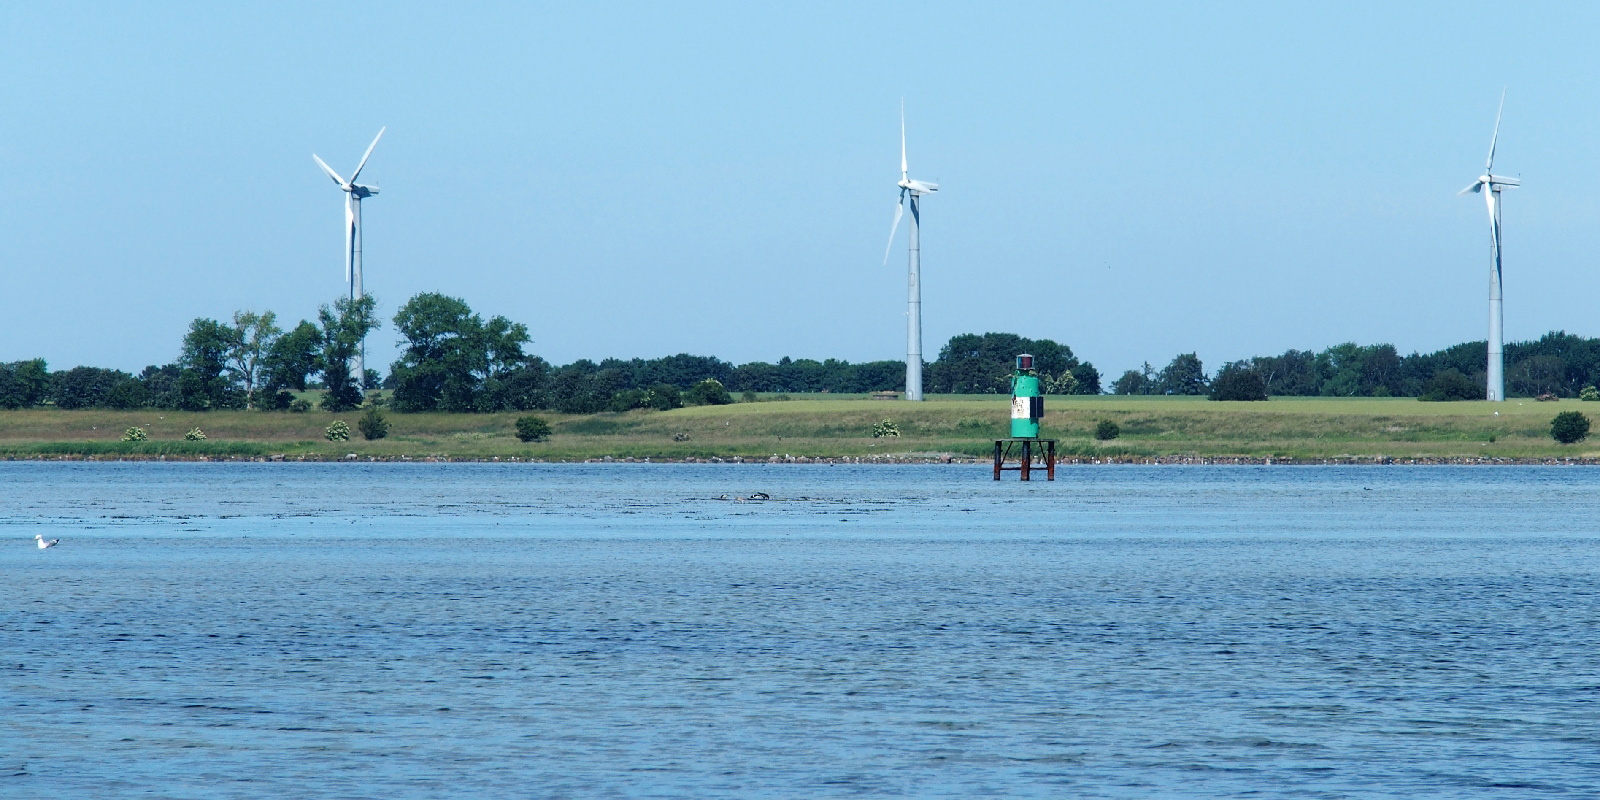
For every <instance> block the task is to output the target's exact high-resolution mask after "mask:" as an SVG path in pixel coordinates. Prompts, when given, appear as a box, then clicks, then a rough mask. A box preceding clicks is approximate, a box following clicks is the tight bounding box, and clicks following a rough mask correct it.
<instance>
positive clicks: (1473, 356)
mask: <svg viewBox="0 0 1600 800" xmlns="http://www.w3.org/2000/svg"><path fill="white" fill-rule="evenodd" d="M1488 352H1489V350H1488V343H1487V342H1485V341H1477V342H1465V343H1462V344H1457V345H1452V346H1450V347H1447V348H1444V349H1442V350H1438V351H1435V352H1432V353H1411V354H1410V355H1405V356H1402V355H1400V353H1399V352H1398V351H1397V350H1396V349H1395V347H1394V345H1392V344H1373V345H1358V344H1355V343H1353V342H1346V343H1344V344H1340V345H1335V346H1333V347H1329V348H1327V349H1325V350H1322V351H1320V352H1313V351H1310V350H1294V349H1291V350H1286V351H1284V352H1283V353H1281V354H1279V355H1274V356H1254V357H1251V358H1246V359H1241V360H1239V361H1230V362H1227V363H1225V364H1223V365H1222V367H1221V368H1219V369H1218V370H1217V373H1216V375H1215V376H1208V375H1207V373H1206V371H1205V368H1204V366H1203V365H1202V363H1201V361H1200V359H1199V358H1198V357H1197V356H1196V355H1195V354H1194V353H1183V354H1180V355H1178V356H1177V357H1175V358H1173V360H1172V361H1171V362H1170V363H1168V364H1167V366H1166V367H1163V368H1162V369H1160V370H1156V369H1155V368H1154V367H1152V366H1151V365H1150V363H1149V362H1145V364H1144V365H1143V366H1142V367H1141V368H1140V369H1134V370H1128V371H1126V372H1124V373H1123V374H1122V376H1121V377H1119V378H1117V379H1116V380H1115V381H1113V382H1112V384H1111V389H1112V391H1113V392H1114V393H1116V394H1128V395H1141V394H1142V395H1152V394H1166V395H1211V396H1213V397H1217V398H1218V399H1266V397H1267V396H1278V397H1416V398H1420V399H1424V400H1478V399H1482V398H1483V396H1484V391H1485V385H1486V377H1487V376H1486V371H1485V370H1486V366H1485V365H1486V362H1487V361H1488ZM1505 363H1506V365H1507V367H1506V376H1505V378H1506V393H1507V395H1509V396H1514V397H1539V396H1541V395H1554V396H1556V397H1577V396H1579V394H1581V393H1582V392H1583V390H1584V388H1585V387H1588V386H1595V385H1597V384H1600V339H1589V338H1584V337H1582V336H1575V335H1573V334H1570V333H1566V332H1565V331H1551V332H1550V333H1547V334H1545V335H1544V336H1542V337H1540V338H1539V339H1536V340H1534V341H1531V342H1510V343H1507V344H1506V348H1505Z"/></svg>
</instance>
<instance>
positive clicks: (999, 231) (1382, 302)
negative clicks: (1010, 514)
mask: <svg viewBox="0 0 1600 800" xmlns="http://www.w3.org/2000/svg"><path fill="white" fill-rule="evenodd" d="M174 5H175V4H166V5H162V4H111V3H97V4H81V5H77V4H71V3H48V4H11V5H9V6H7V7H6V8H5V9H4V10H0V74H3V75H5V76H6V77H5V79H4V81H3V82H0V108H3V109H4V113H3V114H0V185H3V191H0V281H3V285H0V361H9V360H15V359H21V358H31V357H34V356H43V357H45V358H47V359H48V360H49V361H50V363H51V366H52V368H56V369H62V368H67V367H71V366H74V365H77V364H91V365H98V366H111V367H118V368H122V369H128V370H137V369H139V368H141V367H143V366H144V365H146V364H153V363H165V362H167V361H170V360H172V359H173V358H175V357H176V355H177V348H178V340H179V338H180V337H181V335H182V333H183V331H184V329H185V327H186V326H187V325H188V323H189V321H190V320H191V319H193V318H194V317H197V316H210V317H216V318H219V319H225V318H227V317H228V316H229V315H231V313H232V312H233V311H234V310H236V309H242V308H252V309H256V310H262V309H272V310H274V311H277V312H278V314H279V316H280V317H283V318H285V319H286V321H288V322H290V323H292V322H293V321H295V320H298V319H300V318H302V317H310V316H312V315H313V314H314V313H315V309H316V307H317V305H319V304H321V303H324V302H328V301H331V300H332V299H333V298H335V297H337V296H339V295H340V294H341V293H342V292H343V266H342V256H341V248H342V246H343V239H342V233H341V227H340V226H341V220H342V213H343V212H342V210H341V203H342V196H341V195H340V193H339V191H338V190H337V188H336V187H334V186H333V185H332V184H331V182H329V181H328V180H327V178H326V177H324V176H323V175H322V174H321V173H320V172H319V171H318V169H317V167H316V165H315V164H313V163H312V161H311V153H312V152H313V151H315V152H317V153H318V154H320V155H321V156H322V157H323V158H325V159H327V160H328V161H329V162H330V163H331V164H332V165H333V166H334V167H335V168H336V169H341V170H348V169H350V168H351V167H352V166H353V165H354V163H355V161H356V160H357V159H358V158H359V157H360V155H361V151H362V149H363V148H364V147H365V146H366V144H367V142H368V141H370V139H371V137H372V135H373V134H374V133H375V132H376V131H377V129H378V128H379V127H380V126H383V125H387V126H388V127H389V132H388V134H387V136H386V137H385V138H384V140H383V142H382V143H381V144H380V145H379V147H378V150H377V152H376V153H375V154H374V156H373V158H372V162H371V164H370V165H369V166H368V172H367V175H366V177H369V178H371V179H373V180H375V181H376V182H378V183H379V184H380V185H381V187H382V190H383V192H382V194H381V195H379V196H378V197H376V198H374V199H373V200H371V201H369V202H368V203H367V204H366V206H365V210H366V215H365V216H366V220H365V221H366V226H367V227H366V230H367V246H366V259H367V284H366V285H367V289H368V291H369V293H371V294H374V295H376V296H377V297H378V298H379V301H380V303H381V306H380V311H381V312H382V314H383V316H384V318H385V319H388V318H389V317H391V316H392V315H393V313H394V310H395V309H396V308H397V307H398V305H399V304H400V303H402V302H404V300H405V299H406V298H408V297H410V296H411V295H413V294H415V293H417V292H420V291H439V292H444V293H447V294H450V295H454V296H458V297H461V298H464V299H465V300H467V301H468V302H469V303H470V304H471V305H472V306H473V308H475V309H477V310H479V311H480V312H482V313H484V314H485V315H489V314H504V315H506V316H508V317H510V318H512V319H514V320H517V321H521V322H525V323H527V325H528V327H529V329H530V331H531V333H532V335H533V338H534V340H535V341H534V344H533V346H532V349H533V351H534V352H537V353H539V354H541V355H543V356H545V357H546V358H548V359H550V360H551V361H554V362H558V363H562V362H567V361H571V360H573V359H576V358H601V357H605V356H622V357H632V356H641V357H652V356H660V355H667V354H672V353H677V352H684V351H686V352H691V353H697V354H707V355H716V356H720V357H722V358H726V359H729V360H732V361H735V362H744V361H750V360H776V359H778V358H779V357H781V356H785V355H788V356H793V357H817V358H822V357H829V356H832V357H840V358H848V359H851V360H867V359H898V358H902V357H903V356H904V352H905V350H904V316H903V313H904V307H905V246H904V238H905V233H904V227H902V229H901V233H900V241H899V242H897V243H896V246H895V253H894V256H893V257H892V258H891V261H890V264H889V266H887V267H885V266H882V265H881V264H880V259H881V258H882V254H883V248H884V243H885V239H886V237H887V235H888V228H889V223H890V220H891V217H892V212H893V208H894V200H895V196H896V189H895V186H894V183H895V181H896V180H898V178H899V175H898V163H897V162H898V160H899V153H898V146H899V143H898V127H897V126H898V122H897V118H896V115H897V111H898V105H899V102H900V99H901V98H902V97H904V98H905V101H906V108H907V114H908V117H909V120H908V122H909V126H910V156H911V166H912V175H913V177H919V178H922V179H924V180H933V181H937V182H939V183H941V184H942V186H943V188H942V190H941V191H940V193H939V194H938V195H936V196H934V197H931V198H929V199H928V200H927V202H926V205H925V214H924V237H923V248H924V249H923V253H924V267H923V286H924V289H923V298H924V309H925V310H924V324H925V328H926V334H925V349H926V352H927V353H928V356H929V357H930V358H931V357H932V356H933V355H934V354H936V353H937V351H938V348H939V346H940V345H941V344H942V343H943V342H944V341H945V340H947V339H948V338H949V337H950V336H951V335H953V334H957V333H963V332H969V331H970V332H982V331H989V330H995V331H1012V332H1016V333H1021V334H1023V335H1027V336H1032V337H1048V338H1052V339H1056V340H1058V341H1061V342H1064V343H1067V344H1069V345H1071V346H1072V348H1073V349H1074V350H1075V351H1076V352H1077V353H1078V354H1079V355H1080V356H1081V357H1083V358H1086V359H1088V360H1090V361H1093V362H1094V363H1095V364H1096V365H1097V366H1099V367H1100V369H1101V371H1102V372H1103V373H1108V376H1115V375H1116V374H1118V373H1120V372H1121V371H1122V370H1123V369H1127V368H1130V367H1134V366H1137V365H1138V364H1139V363H1140V362H1141V361H1143V360H1146V359H1148V360H1150V361H1152V362H1156V363H1157V366H1160V364H1161V363H1164V362H1165V361H1166V360H1167V359H1170V358H1171V357H1172V356H1173V355H1174V354H1175V353H1178V352H1180V351H1190V350H1194V351H1198V352H1199V354H1200V356H1201V358H1202V359H1204V361H1205V362H1206V364H1207V365H1208V367H1211V368H1215V367H1216V366H1217V365H1218V364H1219V363H1221V362H1222V361H1224V360H1229V359H1234V358H1240V357H1244V356H1248V355H1252V354H1263V353H1274V352H1279V351H1282V350H1284V349H1286V348H1289V347H1298V348H1319V349H1320V348H1322V347H1325V346H1328V345H1331V344H1335V343H1338V342H1341V341H1348V340H1354V341H1358V342H1362V343H1370V342H1385V341H1387V342H1393V343H1394V344H1395V345H1396V346H1398V347H1399V348H1400V349H1401V351H1402V352H1409V351H1411V350H1414V349H1415V350H1424V351H1426V350H1430V349H1434V348H1438V347H1441V346H1444V345H1448V344H1451V343H1454V342H1459V341H1466V340H1470V339H1481V338H1483V336H1484V334H1485V329H1486V324H1487V323H1486V320H1487V300H1486V297H1487V284H1488V265H1487V253H1488V246H1487V245H1488V236H1487V224H1486V214H1485V211H1484V207H1483V203H1482V201H1481V200H1480V199H1479V198H1478V197H1477V196H1469V197H1456V196H1455V192H1456V191H1457V190H1459V189H1460V188H1461V187H1463V186H1466V185H1467V184H1468V183H1470V182H1471V181H1472V180H1473V178H1475V177H1476V176H1477V175H1478V174H1479V172H1480V171H1481V169H1482V166H1483V158H1484V156H1485V153H1486V150H1487V147H1488V140H1489V133H1490V128H1491V126H1492V124H1493V121H1494V112H1495V103H1496V102H1497V100H1498V98H1499V94H1500V89H1501V87H1502V86H1506V87H1509V94H1508V99H1507V101H1506V112H1505V123H1504V126H1503V128H1502V131H1501V146H1500V153H1499V159H1498V162H1497V167H1498V168H1497V170H1496V171H1497V172H1502V173H1503V174H1510V175H1516V176H1521V177H1522V178H1523V180H1524V183H1525V187H1524V188H1522V189H1519V190H1516V191H1515V192H1512V193H1508V196H1507V202H1506V211H1505V224H1506V312H1505V315H1506V333H1507V337H1508V338H1509V339H1523V338H1531V337H1536V336H1538V335H1540V334H1542V333H1543V332H1545V331H1547V330H1551V329H1556V328H1561V329H1566V330H1568V331H1571V332H1574V333H1581V334H1585V335H1600V320H1597V318H1596V309H1595V305H1596V300H1595V298H1596V297H1600V268H1597V266H1600V265H1597V264H1596V260H1597V259H1596V253H1597V246H1600V241H1597V233H1600V192H1597V191H1596V190H1595V188H1596V184H1597V182H1600V59H1596V58H1595V55H1594V54H1595V47H1596V45H1595V43H1594V32H1595V31H1597V30H1600V11H1597V8H1600V7H1597V6H1595V5H1586V4H1573V5H1571V6H1566V7H1559V6H1544V7H1542V8H1540V9H1536V10H1532V11H1530V10H1527V9H1526V8H1522V7H1518V6H1515V5H1511V4H1493V5H1491V4H1477V5H1473V4H1465V3H1439V4H1433V5H1425V4H1415V5H1414V4H1395V3H1372V4H1368V5H1359V4H1332V5H1328V6H1327V7H1326V8H1311V4H1300V3H1261V4H1251V5H1242V4H1190V5H1187V6H1180V5H1141V6H1137V7H1135V8H1133V9H1132V10H1129V9H1128V8H1127V5H1128V4H1084V5H1081V6H1069V5H1065V4H1056V3H1051V4H1039V5H1005V6H1002V5H996V4H971V5H947V4H921V3H913V4H903V5H891V4H876V5H872V4H861V3H841V4H836V5H824V4H786V5H783V6H781V7H780V6H779V5H778V4H754V3H730V4H725V5H712V4H682V5H666V4H643V3H630V4H615V5H586V4H548V5H543V6H536V5H533V4H528V3H509V4H505V5H493V4H479V5H476V6H468V7H466V8H462V7H461V4H440V3H429V4H409V3H392V2H385V3H371V4H366V5H359V4H328V3H311V4H301V5H294V4H285V3H256V4H215V3H208V4H198V3H197V4H192V5H190V6H188V7H186V8H179V7H174ZM395 338H396V335H395V333H394V331H393V327H392V325H386V326H385V328H384V329H383V330H380V331H379V332H377V333H376V334H375V335H374V336H373V337H372V339H371V340H370V345H369V363H376V364H378V365H380V366H384V367H386V366H387V364H388V362H389V361H390V360H392V358H393V356H394V353H395V350H396V348H395V347H394V341H395Z"/></svg>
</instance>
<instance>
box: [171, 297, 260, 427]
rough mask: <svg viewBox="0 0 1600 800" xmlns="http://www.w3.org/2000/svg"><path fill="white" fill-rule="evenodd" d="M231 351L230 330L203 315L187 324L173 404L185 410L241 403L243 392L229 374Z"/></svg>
mask: <svg viewBox="0 0 1600 800" xmlns="http://www.w3.org/2000/svg"><path fill="white" fill-rule="evenodd" d="M232 350H233V329H231V328H229V327H228V326H226V325H223V324H222V323H220V322H217V321H216V320H214V319H206V318H204V317H201V318H197V319H195V320H194V321H193V322H191V323H189V332H188V333H186V334H184V336H183V351H182V353H181V354H180V355H179V356H178V366H179V368H180V369H181V370H182V371H181V372H180V373H179V375H178V381H177V390H178V391H177V394H178V396H177V398H176V403H175V404H174V405H175V406H176V407H177V408H180V409H183V410H185V411H205V410H207V409H213V408H238V407H240V406H242V405H244V393H243V392H242V391H240V390H239V389H238V387H236V386H234V384H233V380H232V378H231V376H230V375H229V374H228V354H229V353H230V352H231V351H232Z"/></svg>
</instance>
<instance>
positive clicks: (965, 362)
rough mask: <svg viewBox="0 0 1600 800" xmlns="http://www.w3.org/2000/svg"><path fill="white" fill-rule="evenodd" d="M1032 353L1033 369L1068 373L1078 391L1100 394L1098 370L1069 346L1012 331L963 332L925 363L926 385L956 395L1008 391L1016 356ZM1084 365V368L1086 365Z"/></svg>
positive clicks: (1041, 371)
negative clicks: (933, 358)
mask: <svg viewBox="0 0 1600 800" xmlns="http://www.w3.org/2000/svg"><path fill="white" fill-rule="evenodd" d="M1023 353H1028V354H1030V355H1032V356H1033V364H1034V369H1036V370H1038V371H1039V373H1040V374H1044V375H1060V374H1061V373H1063V372H1071V373H1072V375H1073V377H1074V379H1076V381H1077V391H1078V393H1080V394H1099V393H1100V373H1099V372H1098V371H1097V370H1095V369H1094V367H1093V366H1092V365H1084V364H1083V363H1082V362H1079V361H1078V358H1077V357H1076V356H1074V355H1073V354H1072V348H1070V347H1067V346H1066V345H1064V344H1059V343H1057V342H1053V341H1051V340H1049V339H1027V338H1024V337H1021V336H1018V335H1016V334H1014V333H985V334H983V335H981V336H979V335H977V334H971V333H967V334H962V335H959V336H955V337H952V338H951V339H950V341H949V342H947V343H946V344H945V346H944V347H943V348H940V350H939V360H938V361H935V362H934V363H933V364H931V365H928V368H927V370H925V372H926V374H927V376H928V377H927V380H926V384H927V388H928V390H929V391H933V392H951V393H956V394H1004V393H1006V392H1009V391H1011V373H1012V370H1013V368H1014V366H1015V364H1016V357H1017V356H1019V355H1021V354H1023ZM1085 367H1086V368H1085Z"/></svg>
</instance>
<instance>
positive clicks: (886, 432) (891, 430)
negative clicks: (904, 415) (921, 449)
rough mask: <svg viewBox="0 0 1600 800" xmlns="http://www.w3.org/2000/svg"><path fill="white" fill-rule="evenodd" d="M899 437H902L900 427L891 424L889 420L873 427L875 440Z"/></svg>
mask: <svg viewBox="0 0 1600 800" xmlns="http://www.w3.org/2000/svg"><path fill="white" fill-rule="evenodd" d="M899 435H900V428H899V426H897V425H895V424H894V423H893V422H890V421H889V420H884V421H882V422H880V423H878V424H876V425H874V426H872V438H874V439H883V438H885V437H891V436H893V437H898V436H899Z"/></svg>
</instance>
